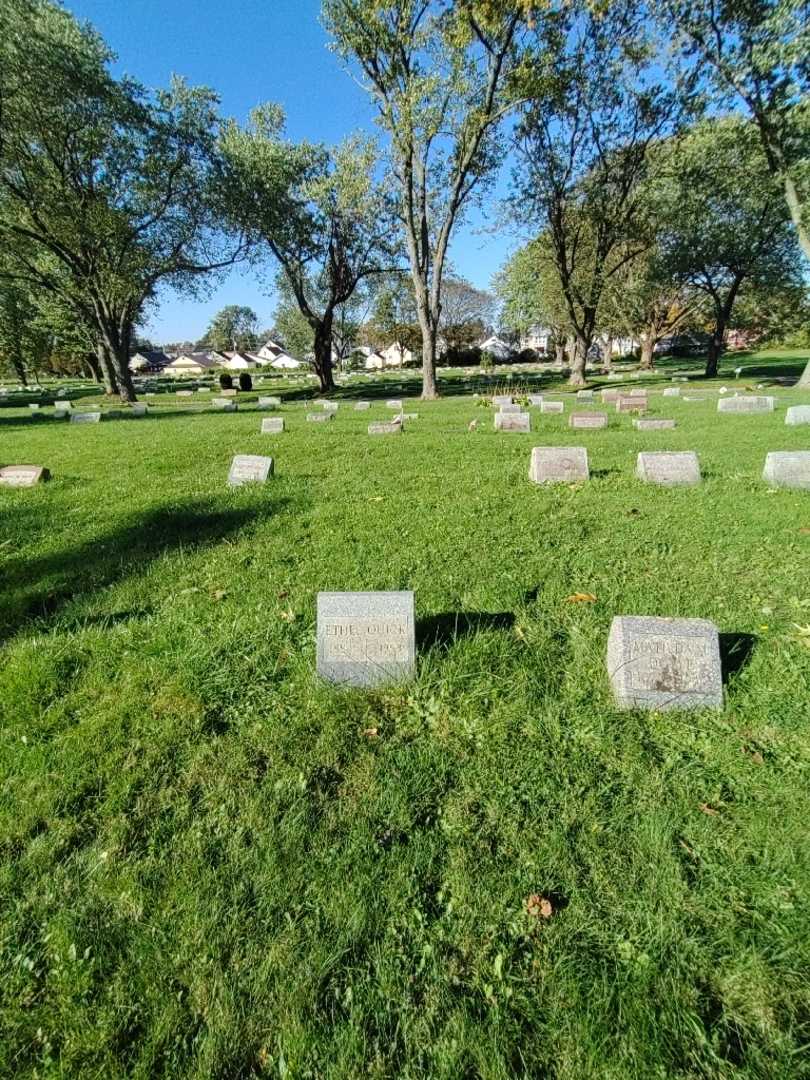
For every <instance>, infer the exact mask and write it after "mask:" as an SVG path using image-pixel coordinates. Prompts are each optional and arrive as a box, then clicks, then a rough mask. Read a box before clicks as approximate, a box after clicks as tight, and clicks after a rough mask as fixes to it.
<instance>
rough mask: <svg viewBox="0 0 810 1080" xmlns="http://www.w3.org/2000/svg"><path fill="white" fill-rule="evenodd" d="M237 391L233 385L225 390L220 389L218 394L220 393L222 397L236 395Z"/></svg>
mask: <svg viewBox="0 0 810 1080" xmlns="http://www.w3.org/2000/svg"><path fill="white" fill-rule="evenodd" d="M238 393H239V391H238V390H236V389H235V388H234V387H230V388H229V389H227V390H220V394H222V396H223V397H236V395H237V394H238Z"/></svg>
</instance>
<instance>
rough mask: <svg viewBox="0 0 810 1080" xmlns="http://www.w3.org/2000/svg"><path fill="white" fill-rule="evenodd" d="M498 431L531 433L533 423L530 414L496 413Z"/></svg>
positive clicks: (496, 428)
mask: <svg viewBox="0 0 810 1080" xmlns="http://www.w3.org/2000/svg"><path fill="white" fill-rule="evenodd" d="M495 430H496V431H531V430H532V421H531V417H530V416H529V414H528V413H524V412H518V413H503V412H499V413H495Z"/></svg>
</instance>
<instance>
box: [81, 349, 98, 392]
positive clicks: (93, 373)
mask: <svg viewBox="0 0 810 1080" xmlns="http://www.w3.org/2000/svg"><path fill="white" fill-rule="evenodd" d="M80 363H81V364H82V366H83V367H86V368H87V370H88V371H89V372H90V378H91V379H95V381H96V382H97V383H98V384H99V385H101V383H102V381H103V380H102V377H101V365H100V364H99V362H98V359H97V358H96V357H95V356H94V355H93V354H92V353H86V354H85V355H84V356H82V358H81V361H80Z"/></svg>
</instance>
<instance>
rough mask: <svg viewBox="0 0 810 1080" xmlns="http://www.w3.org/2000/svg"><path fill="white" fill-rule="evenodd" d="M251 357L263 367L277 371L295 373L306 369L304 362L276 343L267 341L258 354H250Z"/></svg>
mask: <svg viewBox="0 0 810 1080" xmlns="http://www.w3.org/2000/svg"><path fill="white" fill-rule="evenodd" d="M249 357H250V359H251V360H255V361H256V362H257V363H258V364H261V365H262V366H263V367H271V368H275V369H276V370H277V371H295V370H297V369H298V368H301V367H304V362H303V361H302V360H296V358H295V357H294V356H290V354H289V353H287V352H285V351H284V349H282V347H281V346H280V345H279V344H277V343H276V342H275V341H266V342H265V343H264V345H262V347H261V348H260V349H259V351H258V352H257V353H250V354H249Z"/></svg>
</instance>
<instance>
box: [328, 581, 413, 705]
mask: <svg viewBox="0 0 810 1080" xmlns="http://www.w3.org/2000/svg"><path fill="white" fill-rule="evenodd" d="M317 636H318V652H317V670H318V674H319V675H320V676H321V677H322V678H324V679H328V680H329V681H330V682H334V683H347V684H349V685H352V686H380V685H382V684H383V683H387V682H398V681H400V680H403V679H407V678H410V677H411V676H412V675H413V672H414V669H415V666H416V627H415V620H414V603H413V593H412V592H356V593H345V592H342V593H329V592H322V593H318V629H317Z"/></svg>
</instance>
